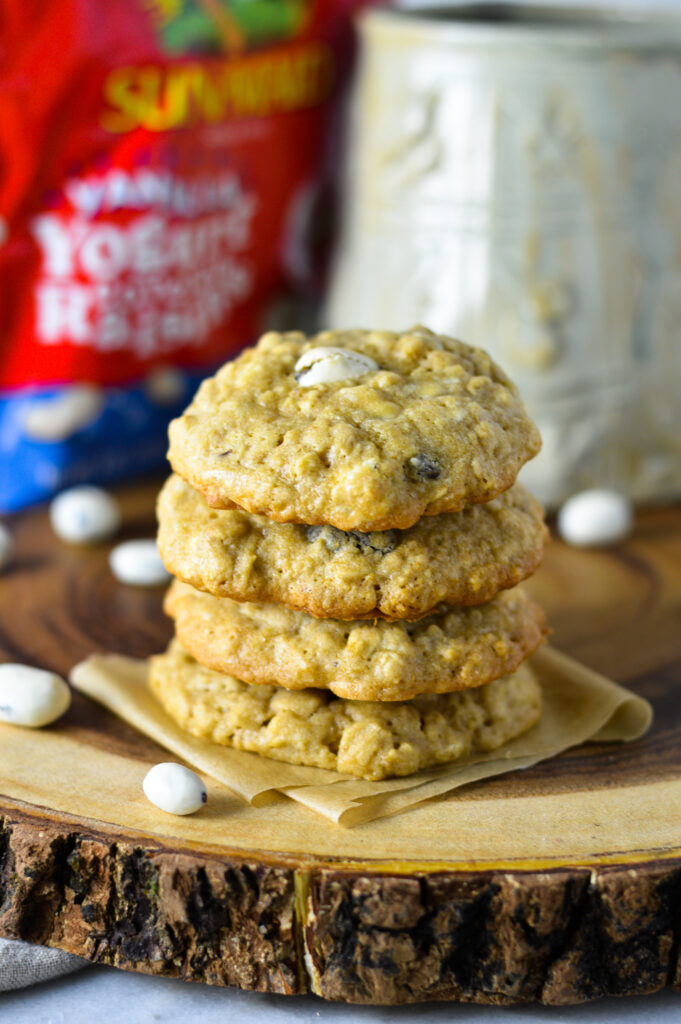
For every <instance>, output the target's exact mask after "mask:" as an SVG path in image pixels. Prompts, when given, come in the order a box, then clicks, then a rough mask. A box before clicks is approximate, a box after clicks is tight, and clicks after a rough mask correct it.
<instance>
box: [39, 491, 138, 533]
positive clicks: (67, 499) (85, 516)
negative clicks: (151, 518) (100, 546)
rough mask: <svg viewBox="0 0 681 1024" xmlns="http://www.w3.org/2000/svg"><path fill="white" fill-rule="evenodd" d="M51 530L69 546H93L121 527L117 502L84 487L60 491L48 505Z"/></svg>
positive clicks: (108, 496)
mask: <svg viewBox="0 0 681 1024" xmlns="http://www.w3.org/2000/svg"><path fill="white" fill-rule="evenodd" d="M50 522H51V523H52V529H53V530H54V532H55V533H56V534H57V536H58V537H59V538H60V539H61V540H65V541H68V542H69V543H70V544H95V543H96V542H97V541H100V540H104V539H105V538H106V537H111V536H113V534H114V533H116V531H117V530H118V528H119V526H120V525H121V512H120V509H119V507H118V502H117V501H116V499H115V498H114V497H112V495H110V494H109V492H108V491H104V490H102V488H101V487H92V486H91V485H90V484H83V485H82V486H80V487H70V488H69V489H68V490H67V491H62V492H61V494H58V495H57V497H56V498H55V499H54V500H53V501H52V502H51V504H50Z"/></svg>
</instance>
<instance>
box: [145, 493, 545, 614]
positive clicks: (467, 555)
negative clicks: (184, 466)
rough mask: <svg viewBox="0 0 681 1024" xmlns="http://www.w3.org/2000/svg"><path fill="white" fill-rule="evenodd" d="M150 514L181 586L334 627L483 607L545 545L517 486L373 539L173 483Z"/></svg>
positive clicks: (535, 515) (539, 520)
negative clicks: (339, 622) (447, 607)
mask: <svg viewBox="0 0 681 1024" xmlns="http://www.w3.org/2000/svg"><path fill="white" fill-rule="evenodd" d="M157 511H158V520H159V532H158V545H159V549H160V552H161V556H162V558H163V561H164V562H165V564H166V566H167V568H168V570H169V571H170V572H171V573H172V574H173V575H174V576H177V577H178V578H179V579H181V580H184V582H185V583H191V585H192V586H193V587H196V588H198V589H200V590H206V591H208V592H209V593H211V594H214V595H215V596H216V597H231V598H233V599H234V600H236V601H266V602H268V601H269V602H275V603H279V604H285V605H287V606H288V607H290V608H297V609H299V610H301V611H305V612H308V613H309V614H310V615H315V616H319V617H322V618H336V619H361V618H374V617H379V616H380V617H382V618H387V619H418V618H420V617H421V616H423V615H427V614H428V612H429V611H431V610H432V609H433V608H434V607H435V606H436V605H438V604H440V603H442V602H444V603H446V604H453V605H461V604H481V603H483V602H484V601H489V600H490V598H492V597H494V595H495V594H496V593H498V592H499V591H500V590H502V589H504V588H506V587H513V586H515V585H516V583H519V582H520V580H522V579H524V578H525V577H526V576H529V575H530V574H531V573H532V572H534V570H535V569H536V568H537V565H538V564H539V561H540V559H541V556H542V552H543V549H544V544H545V542H546V538H547V530H546V527H545V526H544V523H543V517H542V509H541V506H540V505H539V503H538V502H537V501H535V500H534V498H532V497H531V496H530V495H529V494H528V493H527V491H525V490H524V489H523V488H522V487H521V486H520V484H516V485H515V486H514V487H512V488H510V490H508V491H506V492H505V493H504V494H502V495H500V497H498V498H495V499H494V500H493V501H490V502H487V503H486V504H484V505H467V506H466V508H463V509H461V510H460V511H459V512H450V513H443V514H442V515H439V516H425V517H424V518H422V519H420V520H419V521H418V523H416V524H415V525H414V526H411V527H409V529H407V530H387V531H382V532H377V533H359V532H357V531H354V532H351V533H347V532H344V531H342V530H338V529H336V527H334V526H302V525H299V524H294V523H274V522H272V521H271V520H269V519H266V518H265V517H264V516H255V515H251V514H250V513H248V512H243V511H241V510H233V511H230V510H217V509H211V508H209V507H208V506H207V505H206V503H205V501H204V500H203V498H202V497H201V495H200V494H199V492H198V491H195V490H194V489H193V488H192V487H190V486H189V485H188V484H187V483H185V482H184V481H183V480H182V479H181V478H180V477H178V476H171V477H170V479H169V480H168V481H167V482H166V484H165V486H164V488H163V490H162V491H161V494H160V495H159V500H158V507H157Z"/></svg>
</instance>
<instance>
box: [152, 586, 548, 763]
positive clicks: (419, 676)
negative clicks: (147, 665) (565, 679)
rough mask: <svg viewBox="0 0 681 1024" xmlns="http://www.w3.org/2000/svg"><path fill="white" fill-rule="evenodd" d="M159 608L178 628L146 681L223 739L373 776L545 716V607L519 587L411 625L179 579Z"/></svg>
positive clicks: (496, 742)
mask: <svg viewBox="0 0 681 1024" xmlns="http://www.w3.org/2000/svg"><path fill="white" fill-rule="evenodd" d="M165 607H166V611H167V612H168V613H169V614H170V615H171V616H172V617H173V618H174V619H175V630H176V637H177V638H176V639H175V640H174V641H173V643H172V644H171V646H170V648H169V650H168V652H167V653H166V654H163V655H159V656H157V657H156V658H154V659H152V664H151V686H152V689H153V691H154V693H155V694H156V696H157V698H158V699H159V701H160V702H161V704H162V705H163V706H164V707H165V709H166V710H167V711H168V713H169V714H170V715H171V717H172V718H174V719H175V721H177V722H178V724H179V725H180V726H182V727H183V728H184V729H186V730H187V731H188V732H190V733H193V734H194V735H196V736H201V737H204V738H206V739H209V740H212V741H213V742H216V743H222V744H227V745H231V746H234V747H238V748H240V749H243V750H250V751H253V752H257V753H260V754H264V755H266V756H267V757H271V758H274V759H278V760H282V761H288V762H290V763H293V764H302V765H311V766H315V767H322V768H330V769H333V770H336V771H339V772H342V773H344V774H348V775H355V776H359V777H361V778H364V779H369V780H379V779H383V778H389V777H391V776H403V775H409V774H412V773H413V772H416V771H419V770H420V769H423V768H427V767H432V766H434V765H438V764H443V763H447V762H451V761H454V760H456V759H457V758H461V757H463V756H465V755H467V754H469V753H471V752H474V751H476V750H479V751H489V750H494V749H496V748H497V747H500V746H502V745H503V744H504V743H506V742H508V741H509V740H510V739H512V738H514V737H515V736H518V735H520V734H521V733H522V732H524V731H526V730H527V729H529V728H530V727H531V726H532V725H534V724H535V722H536V721H537V720H538V718H539V715H540V713H541V691H540V687H539V685H538V683H537V681H536V679H535V678H534V676H533V674H532V671H531V670H530V668H529V667H528V666H527V665H525V664H523V662H524V661H525V659H526V658H527V657H528V656H529V655H530V654H531V653H532V652H533V651H534V650H535V649H536V647H537V646H538V645H539V643H540V642H541V640H542V638H543V636H544V633H545V625H544V617H543V613H542V612H541V609H540V608H539V607H538V606H537V605H536V604H535V603H534V602H533V601H532V600H531V599H530V598H529V597H528V596H527V595H526V594H525V593H524V592H523V591H522V590H518V589H515V590H513V591H507V592H504V593H502V594H499V595H497V597H495V598H494V599H493V600H492V601H489V602H487V603H486V604H484V605H478V606H473V607H463V608H454V607H449V606H444V607H440V608H439V609H438V610H437V611H436V612H434V613H433V614H431V615H428V616H426V617H425V618H423V619H420V620H418V621H416V622H412V621H405V620H401V621H395V622H389V621H386V620H377V621H375V622H368V621H366V620H354V621H343V620H331V619H315V618H313V617H312V616H309V615H307V614H305V613H304V612H297V611H293V610H291V609H288V608H284V607H283V606H279V605H270V604H255V603H248V602H241V603H238V602H235V601H231V600H230V599H228V598H216V597H213V596H212V595H209V594H205V593H202V592H200V591H197V590H194V589H193V588H192V587H190V586H188V585H186V584H182V583H179V582H177V581H176V582H175V583H173V585H172V586H171V588H170V591H169V593H168V595H167V598H166V604H165ZM282 684H283V685H282Z"/></svg>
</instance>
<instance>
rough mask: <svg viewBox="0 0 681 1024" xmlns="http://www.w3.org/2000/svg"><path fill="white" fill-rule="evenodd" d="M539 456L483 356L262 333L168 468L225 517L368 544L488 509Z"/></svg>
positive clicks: (214, 392) (410, 341) (214, 382)
mask: <svg viewBox="0 0 681 1024" xmlns="http://www.w3.org/2000/svg"><path fill="white" fill-rule="evenodd" d="M320 353H321V355H320ZM539 447H540V439H539V434H538V432H537V430H536V428H535V426H534V424H533V423H532V421H531V420H530V419H529V418H528V416H527V413H526V411H525V408H524V406H523V404H522V401H521V400H520V398H519V396H518V393H517V390H516V388H515V386H514V385H513V384H512V383H511V382H510V381H509V380H508V378H507V377H506V376H505V375H504V373H503V372H502V371H501V370H500V369H499V368H498V367H497V366H496V365H495V364H494V363H493V362H492V360H491V359H490V357H489V356H488V355H487V354H486V353H485V352H483V351H482V350H481V349H476V348H471V347H470V346H468V345H465V344H463V342H460V341H455V340H453V339H451V338H446V337H444V336H442V335H437V334H433V333H432V332H431V331H428V330H426V329H425V328H414V329H412V330H410V331H407V332H405V333H404V334H394V333H390V332H387V331H360V330H354V331H326V332H323V333H321V334H318V335H316V336H315V337H313V338H307V337H306V336H305V335H303V334H300V333H298V332H291V333H287V334H278V333H275V332H271V333H269V334H266V335H264V336H263V337H262V338H261V340H260V342H259V343H258V345H257V346H256V347H255V348H251V349H247V350H246V351H245V352H243V353H242V354H241V355H240V356H239V357H238V358H237V359H236V360H234V361H233V362H230V363H227V364H226V365H225V366H223V367H222V368H221V369H220V370H219V371H218V373H217V374H216V375H215V376H214V377H211V378H209V379H208V380H206V381H204V382H203V384H202V385H201V387H200V388H199V391H198V392H197V395H196V397H195V398H194V401H193V402H192V404H191V405H190V406H189V408H188V409H187V410H186V412H185V414H184V415H183V416H181V417H180V418H179V419H176V420H174V421H173V422H172V423H171V425H170V448H169V453H168V457H169V459H170V462H171V464H172V466H173V469H174V470H175V471H176V472H177V473H179V475H180V476H182V477H183V478H184V479H185V480H187V481H188V482H189V483H190V484H191V485H192V486H193V487H195V488H196V489H197V490H199V491H201V492H202V494H203V495H204V497H205V498H206V500H207V502H208V503H209V504H210V505H212V506H214V507H216V508H234V507H240V508H244V509H246V510H247V511H249V512H253V513H256V514H261V515H265V516H267V517H268V518H270V519H275V520H277V521H279V522H294V523H307V524H311V525H319V524H330V525H332V526H335V527H337V528H338V529H340V530H360V531H362V532H364V533H369V532H372V531H382V530H388V529H406V528H407V527H409V526H411V525H412V524H413V523H415V522H416V521H417V520H418V519H419V518H420V517H421V516H423V515H436V514H439V513H441V512H454V511H457V510H458V509H460V508H463V506H464V505H467V504H471V503H476V502H484V501H489V500H490V499H491V498H494V497H496V495H498V494H500V493H501V492H502V491H505V490H506V489H507V488H508V487H510V486H511V484H512V483H513V481H514V480H515V478H516V475H517V473H518V471H519V469H520V467H521V466H522V465H523V463H525V462H526V461H527V460H528V459H529V458H531V457H532V456H533V455H535V454H536V453H537V451H538V450H539Z"/></svg>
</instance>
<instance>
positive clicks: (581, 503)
mask: <svg viewBox="0 0 681 1024" xmlns="http://www.w3.org/2000/svg"><path fill="white" fill-rule="evenodd" d="M632 523H633V513H632V508H631V502H630V501H629V499H628V498H627V497H625V495H624V494H620V493H619V492H618V491H611V490H608V489H606V488H594V489H593V490H589V491H581V492H580V493H579V494H573V495H572V497H571V498H568V500H567V501H566V502H565V504H564V505H563V506H562V508H561V509H560V511H559V512H558V532H559V533H560V535H561V537H562V538H563V540H565V541H567V542H568V544H573V545H575V546H576V547H606V546H607V545H609V544H617V542H618V541H621V540H623V539H624V538H625V537H626V536H627V535H628V534H629V533H630V531H631V527H632Z"/></svg>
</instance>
